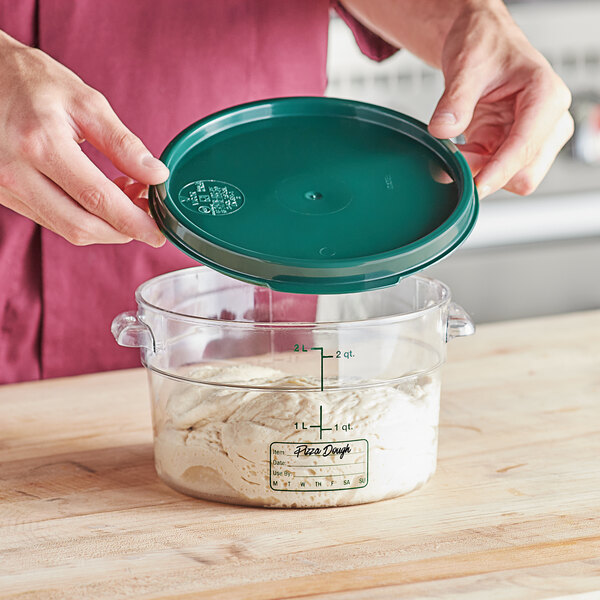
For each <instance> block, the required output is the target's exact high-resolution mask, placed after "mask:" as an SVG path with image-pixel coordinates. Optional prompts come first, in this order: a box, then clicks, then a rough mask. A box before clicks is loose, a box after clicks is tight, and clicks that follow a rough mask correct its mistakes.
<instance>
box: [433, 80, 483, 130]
mask: <svg viewBox="0 0 600 600" xmlns="http://www.w3.org/2000/svg"><path fill="white" fill-rule="evenodd" d="M474 75H475V73H474V72H473V71H468V70H465V71H462V72H459V73H457V74H455V75H451V76H450V77H449V78H448V81H447V82H446V89H445V90H444V93H443V94H442V97H441V98H440V100H439V102H438V104H437V106H436V109H435V111H434V112H433V115H432V117H431V121H430V122H429V132H430V133H431V135H434V136H435V137H437V138H450V137H456V136H458V135H460V134H461V133H463V132H464V130H465V129H466V128H467V127H468V125H469V123H470V122H471V119H472V118H473V112H474V111H475V107H476V106H477V102H478V101H479V99H480V98H481V95H482V93H483V87H484V82H485V79H484V78H477V77H475V76H474Z"/></svg>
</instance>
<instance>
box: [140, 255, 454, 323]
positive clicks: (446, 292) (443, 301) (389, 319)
mask: <svg viewBox="0 0 600 600" xmlns="http://www.w3.org/2000/svg"><path fill="white" fill-rule="evenodd" d="M207 270H212V269H210V267H207V266H205V265H200V266H197V267H188V268H184V269H179V270H176V271H171V272H169V273H163V274H162V275H158V276H156V277H153V278H152V279H149V280H148V281H145V282H144V283H142V284H140V285H139V286H138V288H137V289H136V290H135V300H136V302H137V304H138V306H144V307H145V308H149V309H151V310H153V311H156V312H158V313H163V314H166V315H170V316H171V317H172V318H174V319H177V320H179V321H182V322H191V323H203V324H208V325H219V326H223V325H227V326H228V327H236V328H246V329H256V328H261V329H277V328H288V329H289V328H311V329H314V328H327V327H335V328H339V327H348V326H362V327H365V326H373V325H384V324H389V323H394V322H401V321H408V320H410V319H414V318H415V317H417V316H422V315H424V314H426V313H428V312H432V311H434V310H438V309H439V308H440V307H442V306H444V305H447V304H449V303H450V301H451V300H452V294H451V291H450V288H449V287H448V286H447V285H446V284H445V283H443V282H442V281H440V280H439V279H434V278H433V277H426V276H424V275H409V276H407V277H404V278H402V279H400V281H399V282H398V283H397V284H396V285H400V284H401V283H402V282H403V281H406V280H408V279H416V280H419V281H423V282H425V283H427V284H428V285H434V286H436V287H438V288H440V299H439V300H438V301H437V302H434V303H433V304H431V305H429V306H425V307H423V308H419V309H416V310H413V311H411V312H407V313H401V314H398V315H385V316H382V317H373V318H370V319H356V320H351V321H318V322H309V321H277V322H276V323H265V322H252V321H236V320H230V319H216V318H214V317H210V318H209V317H198V316H195V315H188V314H185V313H179V312H177V311H174V310H170V309H167V308H162V307H160V306H157V305H156V304H153V303H152V302H150V301H148V300H147V299H146V298H144V292H145V291H146V288H149V287H150V286H151V285H156V283H158V282H160V280H162V279H169V278H171V277H173V276H176V275H181V274H182V273H189V272H190V271H207ZM223 277H225V276H224V275H223ZM230 279H232V280H234V279H233V278H230ZM240 283H243V284H245V285H250V286H252V287H261V286H256V285H254V284H250V283H246V282H240ZM265 288H266V289H270V288H267V287H266V286H265ZM272 291H276V290H272ZM373 291H377V290H373ZM276 293H292V292H277V291H276ZM351 293H353V294H356V293H360V292H351ZM364 293H368V292H364ZM311 295H316V296H319V295H323V294H311ZM341 295H342V296H343V295H344V294H341Z"/></svg>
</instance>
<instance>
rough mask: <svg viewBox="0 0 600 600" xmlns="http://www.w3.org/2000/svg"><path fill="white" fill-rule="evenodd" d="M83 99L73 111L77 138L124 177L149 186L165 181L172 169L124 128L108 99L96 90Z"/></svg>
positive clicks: (72, 108) (74, 106) (72, 115)
mask: <svg viewBox="0 0 600 600" xmlns="http://www.w3.org/2000/svg"><path fill="white" fill-rule="evenodd" d="M84 98H85V100H83V101H81V102H78V103H76V104H74V105H73V106H72V107H71V111H70V112H71V117H72V118H73V121H74V123H75V126H76V130H77V134H78V136H79V137H81V138H84V139H86V140H87V141H88V142H90V144H92V146H94V147H95V148H97V149H98V150H100V152H102V153H103V154H104V155H105V156H107V157H108V158H109V159H110V161H111V162H112V163H113V165H115V167H117V169H119V170H120V171H121V172H123V173H125V175H128V176H129V177H131V178H133V179H135V180H137V181H139V182H141V183H145V184H148V185H154V184H158V183H163V182H164V181H166V180H167V178H168V176H169V169H168V168H167V167H166V166H165V165H164V164H163V163H162V162H161V161H160V160H158V159H157V158H154V157H153V156H152V154H151V153H150V151H149V150H148V149H147V148H146V146H144V144H143V142H142V141H141V140H140V139H139V138H138V137H137V136H136V135H134V134H133V133H132V132H131V131H129V129H127V127H125V125H124V124H123V123H122V121H121V120H120V119H119V117H117V115H116V114H115V112H114V111H113V109H112V107H111V106H110V104H109V103H108V100H106V98H105V97H104V96H103V95H102V94H100V93H99V92H95V91H93V92H91V94H86V95H85V96H84Z"/></svg>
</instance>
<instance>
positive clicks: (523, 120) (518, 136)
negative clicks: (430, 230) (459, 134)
mask: <svg viewBox="0 0 600 600" xmlns="http://www.w3.org/2000/svg"><path fill="white" fill-rule="evenodd" d="M564 89H565V90H566V88H564ZM569 104H570V94H569V93H568V90H566V94H559V93H558V90H556V89H554V88H552V87H548V86H537V87H536V86H535V85H534V84H533V83H532V86H531V87H530V88H526V89H525V90H524V91H523V92H522V96H521V97H520V98H519V99H518V100H517V105H516V107H515V118H514V122H513V125H512V127H511V129H510V132H509V134H508V136H507V138H506V139H505V140H504V142H503V143H502V145H501V146H500V147H499V149H498V150H497V152H496V153H495V154H494V156H493V157H492V158H491V159H490V160H489V162H488V163H487V164H486V165H485V166H484V167H483V168H482V169H481V171H480V172H479V174H478V176H477V178H476V184H477V187H478V189H479V191H480V193H481V195H482V197H483V196H486V195H488V194H491V193H492V192H494V191H496V190H499V189H500V188H502V187H504V186H505V185H506V184H507V183H508V182H509V181H510V180H511V179H512V178H513V177H514V176H515V175H516V174H517V173H518V172H519V171H520V170H521V169H522V168H523V165H529V164H530V163H532V161H533V160H534V159H535V158H536V156H537V155H538V154H539V153H540V152H541V151H542V148H543V147H545V145H546V144H548V143H549V141H548V140H549V139H550V137H551V136H552V132H553V131H554V130H555V129H556V128H557V126H558V123H559V121H560V120H561V119H564V115H565V113H566V111H567V109H568V105H569ZM563 127H564V126H563ZM567 139H568V138H567ZM563 143H564V142H563ZM552 149H554V146H553V147H552Z"/></svg>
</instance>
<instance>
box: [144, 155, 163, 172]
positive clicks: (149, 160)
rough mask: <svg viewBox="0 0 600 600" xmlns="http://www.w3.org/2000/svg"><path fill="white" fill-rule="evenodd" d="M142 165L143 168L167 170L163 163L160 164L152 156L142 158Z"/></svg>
mask: <svg viewBox="0 0 600 600" xmlns="http://www.w3.org/2000/svg"><path fill="white" fill-rule="evenodd" d="M142 164H143V165H144V166H145V167H148V168H150V169H166V168H167V167H166V166H165V164H164V163H162V162H161V161H160V160H158V158H154V156H152V154H147V155H146V156H144V158H143V159H142Z"/></svg>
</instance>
